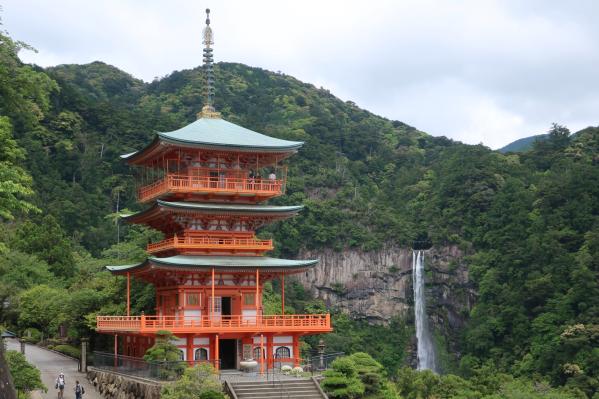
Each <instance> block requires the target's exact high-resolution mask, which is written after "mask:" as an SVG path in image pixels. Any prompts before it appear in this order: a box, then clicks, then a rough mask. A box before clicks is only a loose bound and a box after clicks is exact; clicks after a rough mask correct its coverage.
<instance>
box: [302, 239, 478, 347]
mask: <svg viewBox="0 0 599 399" xmlns="http://www.w3.org/2000/svg"><path fill="white" fill-rule="evenodd" d="M424 253H425V270H426V278H425V280H426V287H427V289H426V291H427V295H426V297H427V313H428V315H429V319H430V323H431V325H432V326H433V327H434V328H435V330H436V331H438V332H441V333H442V334H443V335H444V336H446V337H447V338H449V339H448V341H452V337H455V336H456V332H457V331H459V330H460V329H461V327H462V326H463V324H464V321H465V319H466V317H467V315H468V313H469V310H470V309H471V307H472V305H473V301H474V297H475V293H474V291H473V289H472V287H471V284H470V283H469V279H468V268H467V265H466V264H465V262H464V254H463V252H462V251H461V250H460V249H459V248H458V247H457V246H446V247H433V248H431V249H429V250H426V251H424ZM301 257H302V258H303V259H320V262H319V264H318V265H317V266H316V267H315V268H314V269H312V270H309V271H307V272H306V273H304V274H302V275H301V276H300V277H299V278H300V281H301V282H302V283H303V284H304V285H305V287H306V288H309V289H310V290H312V294H313V295H314V296H316V297H319V298H321V299H323V300H324V301H325V302H326V303H327V305H329V306H332V307H336V308H338V309H341V310H342V311H344V312H347V313H348V314H350V315H351V316H352V317H353V318H357V319H363V320H367V321H369V322H370V323H375V324H386V323H388V322H389V321H390V320H391V319H392V318H394V317H402V318H404V319H405V320H406V321H407V322H408V323H413V317H414V316H413V314H414V310H413V302H414V294H413V289H412V250H411V249H409V248H402V247H397V246H392V245H389V246H386V247H384V248H383V249H381V250H378V251H371V252H363V251H360V250H351V249H348V250H344V251H341V252H336V251H334V250H332V249H324V250H318V251H304V252H303V253H302V254H301Z"/></svg>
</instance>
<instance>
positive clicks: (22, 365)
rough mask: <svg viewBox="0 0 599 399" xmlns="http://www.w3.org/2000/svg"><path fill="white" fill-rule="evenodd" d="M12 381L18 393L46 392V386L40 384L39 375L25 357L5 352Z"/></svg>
mask: <svg viewBox="0 0 599 399" xmlns="http://www.w3.org/2000/svg"><path fill="white" fill-rule="evenodd" d="M4 357H5V359H6V362H7V363H8V368H9V370H10V374H11V375H12V381H13V384H14V386H15V389H16V390H17V391H18V392H25V393H27V392H30V391H33V390H36V389H41V390H42V391H44V392H47V391H48V390H47V388H46V386H45V385H44V384H43V383H42V378H41V373H40V371H39V370H38V369H37V368H36V367H35V366H32V365H31V364H29V363H28V362H27V359H25V356H23V355H22V354H21V353H20V352H17V351H6V352H5V353H4Z"/></svg>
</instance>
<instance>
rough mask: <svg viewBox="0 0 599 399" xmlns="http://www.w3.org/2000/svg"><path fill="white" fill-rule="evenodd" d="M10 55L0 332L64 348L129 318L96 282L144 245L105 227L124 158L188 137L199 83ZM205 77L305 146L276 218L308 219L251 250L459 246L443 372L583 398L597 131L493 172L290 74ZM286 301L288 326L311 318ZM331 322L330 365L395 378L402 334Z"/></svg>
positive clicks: (296, 299)
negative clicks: (370, 367) (54, 337)
mask: <svg viewBox="0 0 599 399" xmlns="http://www.w3.org/2000/svg"><path fill="white" fill-rule="evenodd" d="M20 46H21V44H19V43H15V42H13V41H12V40H11V39H10V38H9V37H8V36H6V35H2V36H0V99H1V102H0V178H1V180H0V218H2V223H3V229H2V231H3V232H2V233H1V236H0V251H2V254H3V255H2V257H0V303H1V304H2V306H1V307H0V324H2V325H4V326H9V327H11V328H15V329H17V330H19V331H22V330H24V329H25V328H29V327H34V328H36V329H38V330H41V331H43V332H44V333H45V334H55V333H56V331H57V326H58V325H61V324H64V325H68V326H69V329H70V331H69V335H70V336H71V337H73V338H74V339H77V338H78V337H81V336H83V335H89V334H91V327H92V326H93V324H94V318H95V315H96V314H97V313H99V312H100V313H103V314H117V313H122V312H123V309H124V304H123V299H124V297H123V282H122V281H121V280H120V279H116V280H115V278H114V277H112V276H110V275H109V274H108V273H107V272H104V271H103V266H104V265H106V264H110V263H119V264H121V263H127V262H129V261H136V260H139V259H142V258H143V257H144V251H143V247H144V245H145V244H146V243H147V240H148V239H150V238H155V236H156V233H154V232H151V231H147V230H144V229H141V228H139V227H128V226H120V227H119V228H118V229H117V225H116V224H115V219H116V213H117V211H122V210H123V209H125V208H127V209H129V210H136V209H140V206H139V205H138V204H136V203H135V197H134V191H135V183H134V177H133V176H132V171H131V170H130V169H129V168H127V167H126V166H125V165H124V164H123V163H122V162H121V160H120V159H119V155H120V154H124V153H128V152H131V151H133V150H136V149H139V148H141V147H142V146H143V145H144V144H146V143H148V142H149V141H150V140H151V138H152V136H153V134H154V132H155V131H169V130H173V129H176V128H179V127H181V126H183V125H185V124H188V123H190V122H192V121H193V120H195V118H196V116H195V115H196V113H197V112H198V111H199V110H200V108H201V104H202V102H203V97H202V93H203V75H202V71H201V69H200V68H196V69H193V70H185V71H177V72H173V73H172V74H170V75H169V76H166V77H164V78H161V79H158V80H155V81H154V82H151V83H144V82H142V81H140V80H137V79H135V78H134V77H132V76H131V75H129V74H127V73H125V72H123V71H120V70H118V69H117V68H114V67H112V66H109V65H106V64H104V63H101V62H94V63H91V64H87V65H62V66H57V67H52V68H47V69H42V68H39V67H36V66H29V65H23V64H22V63H21V62H20V61H19V60H18V57H17V51H18V50H19V47H20ZM215 75H216V81H217V84H216V93H217V95H216V104H215V105H216V108H217V109H218V110H219V111H221V112H222V114H223V117H224V118H225V119H227V120H229V121H231V122H234V123H237V124H240V125H242V126H245V127H247V128H250V129H253V130H256V131H260V132H263V133H265V134H268V135H271V136H274V137H278V138H283V139H290V140H302V141H305V142H306V145H305V146H304V147H303V148H302V150H301V151H300V152H299V154H297V155H296V156H294V157H292V158H291V159H290V161H289V162H290V164H289V167H290V171H289V175H290V180H289V182H288V191H287V193H288V195H286V196H285V197H284V198H280V199H277V200H275V201H273V203H278V204H298V203H303V204H304V205H305V206H306V209H305V210H304V212H303V213H302V215H301V216H300V217H297V218H295V219H293V220H290V221H288V222H285V223H280V224H276V225H273V226H271V227H269V228H267V229H265V230H264V231H262V232H261V234H262V235H264V236H272V237H274V239H275V240H276V241H277V243H276V248H278V249H277V251H278V252H279V253H277V254H275V255H285V256H293V255H296V254H297V253H298V252H299V251H300V250H302V249H321V248H332V249H334V250H335V251H340V252H342V251H345V250H347V249H350V248H354V249H355V248H359V249H360V250H361V251H365V252H368V251H373V250H376V249H378V248H380V247H381V246H383V245H385V244H387V243H390V242H392V243H394V244H396V245H402V246H406V247H410V246H411V245H412V243H413V242H414V241H430V243H431V245H433V246H441V245H447V244H455V245H457V246H459V247H460V248H461V249H462V250H463V251H464V252H465V253H466V254H467V255H468V258H467V259H468V263H469V275H470V279H471V282H472V284H473V286H474V287H475V289H476V291H477V300H476V303H475V305H474V307H473V309H472V311H471V313H470V314H469V315H468V320H469V321H468V323H467V325H466V327H465V328H464V330H463V331H462V336H461V339H460V343H459V345H460V351H459V353H455V354H454V355H455V356H456V358H457V360H458V361H459V366H457V367H456V369H455V370H448V371H451V372H454V373H460V374H462V375H463V376H465V377H469V378H476V376H477V375H479V374H480V370H481V369H483V368H486V369H489V368H491V369H492V370H499V371H502V372H506V373H510V374H512V375H514V376H518V377H519V376H522V377H528V378H535V379H541V378H547V379H548V380H549V381H550V382H551V383H552V384H554V385H565V386H567V387H568V389H570V391H568V392H570V394H571V395H573V396H566V397H589V398H592V397H594V398H596V397H597V396H593V395H596V392H597V390H598V388H599V380H598V376H599V155H598V154H599V128H588V129H585V130H583V131H581V132H579V133H578V134H577V135H576V137H575V138H574V139H572V138H571V136H570V134H569V131H568V130H567V129H566V128H565V127H562V126H559V125H554V126H552V127H551V129H550V131H549V133H548V138H547V140H544V141H538V142H536V143H535V144H534V145H533V147H532V149H531V150H530V151H528V152H526V153H522V154H509V155H504V154H501V153H499V152H495V151H491V150H490V149H489V148H487V147H484V146H481V145H478V146H470V145H464V144H461V143H458V142H454V141H452V140H449V139H447V138H445V137H432V136H430V135H427V134H425V133H423V132H421V131H418V130H417V129H416V128H414V127H411V126H408V125H406V124H404V123H402V122H399V121H390V120H387V119H385V118H382V117H379V116H376V115H374V114H372V113H370V112H368V111H365V110H363V109H360V108H359V107H357V106H356V105H355V104H353V103H351V102H343V101H341V100H339V99H338V98H336V97H335V96H334V95H333V94H331V93H330V92H328V91H327V90H325V89H322V88H320V89H319V88H316V87H314V86H313V85H310V84H306V83H302V82H300V81H298V80H297V79H294V78H293V77H291V76H287V75H284V74H277V73H272V72H269V71H265V70H262V69H259V68H252V67H248V66H245V65H241V64H231V63H219V64H217V65H216V67H215ZM117 234H119V235H118V236H117ZM115 281H117V282H118V283H117V284H115ZM289 284H290V287H289V292H290V294H289V295H290V298H289V300H290V302H291V305H292V306H294V307H296V308H297V310H298V311H302V310H305V309H311V310H314V309H317V308H319V307H322V304H321V303H320V302H319V301H318V300H315V299H313V298H309V297H308V296H307V295H306V293H305V292H304V291H303V289H302V288H301V287H300V286H299V285H298V284H294V283H292V282H290V283H289ZM133 292H134V296H135V297H134V298H132V303H133V304H134V305H135V307H134V309H133V311H134V312H136V313H138V312H140V311H142V310H146V311H149V312H151V309H152V308H153V300H154V299H153V292H152V288H151V287H144V286H142V285H141V283H136V286H135V287H134V290H133ZM268 295H270V297H269V300H271V301H277V300H280V298H277V295H276V294H275V291H273V292H270V293H269V294H268ZM333 312H335V310H334V309H333ZM82 315H83V316H84V317H82ZM335 317H336V323H337V324H336V329H337V331H338V334H337V335H338V336H339V337H342V338H339V342H338V345H339V346H343V345H346V346H347V347H348V348H349V347H352V348H353V347H356V346H357V345H358V346H360V345H361V347H362V348H363V350H366V351H370V352H371V353H372V354H373V355H374V356H375V357H377V358H378V360H379V361H381V362H383V364H384V365H385V366H387V368H388V369H389V373H390V374H394V373H395V369H396V368H397V367H398V366H399V365H401V361H402V357H403V352H402V350H403V347H402V346H393V345H396V344H397V345H399V343H403V344H405V343H406V341H407V340H408V339H409V338H408V337H407V336H406V334H408V333H409V329H404V330H401V329H399V328H397V326H392V328H388V327H382V326H368V325H365V324H364V323H357V322H352V321H351V320H348V319H347V318H344V317H341V316H338V315H336V316H335ZM339 331H340V332H341V333H339ZM377 340H378V341H382V343H380V344H379V343H377V345H379V346H378V347H377V349H374V343H373V342H374V341H377ZM102 344H103V342H102V341H101V339H100V338H96V339H95V341H94V345H96V346H98V347H100V346H101V345H102ZM369 345H372V346H369ZM385 345H386V346H385ZM383 347H384V348H383ZM381 348H383V349H381ZM388 353H393V356H394V357H395V359H399V360H397V361H395V360H393V361H389V360H388V359H385V356H386V355H385V354H388ZM477 373H478V374H477ZM576 395H578V396H576ZM463 397H475V396H463ZM478 397H480V396H478Z"/></svg>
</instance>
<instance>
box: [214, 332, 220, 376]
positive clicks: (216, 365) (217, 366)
mask: <svg viewBox="0 0 599 399" xmlns="http://www.w3.org/2000/svg"><path fill="white" fill-rule="evenodd" d="M218 340H219V338H218V334H216V335H215V336H214V368H215V369H216V371H218V370H219V369H220V363H219V360H220V359H219V354H218V352H219V342H218Z"/></svg>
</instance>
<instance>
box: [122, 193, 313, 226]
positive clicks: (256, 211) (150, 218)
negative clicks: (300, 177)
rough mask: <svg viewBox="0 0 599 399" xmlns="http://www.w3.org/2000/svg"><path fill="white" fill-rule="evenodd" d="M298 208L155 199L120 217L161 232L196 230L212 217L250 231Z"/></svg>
mask: <svg viewBox="0 0 599 399" xmlns="http://www.w3.org/2000/svg"><path fill="white" fill-rule="evenodd" d="M302 208H303V206H302V205H297V206H275V205H253V204H220V203H206V202H169V201H162V200H157V201H156V202H154V204H153V205H152V206H151V207H149V208H147V209H145V210H143V211H141V212H138V213H135V214H132V215H122V216H121V217H122V218H123V219H124V220H125V221H127V222H129V223H145V224H147V225H148V226H151V227H153V228H155V229H158V230H161V231H163V232H165V233H173V232H176V231H180V230H184V229H187V228H190V226H189V225H190V223H191V224H195V225H196V227H197V226H198V225H201V224H202V223H206V221H205V220H210V219H215V218H219V219H222V218H228V219H233V220H241V221H243V223H244V224H246V227H247V228H248V229H249V230H250V231H253V230H255V229H257V228H259V227H261V226H263V225H264V224H266V223H270V222H273V221H277V220H282V219H287V218H289V217H292V216H295V215H296V214H297V213H298V212H299V211H301V210H302ZM203 219H205V220H203ZM206 228H207V227H206Z"/></svg>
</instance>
